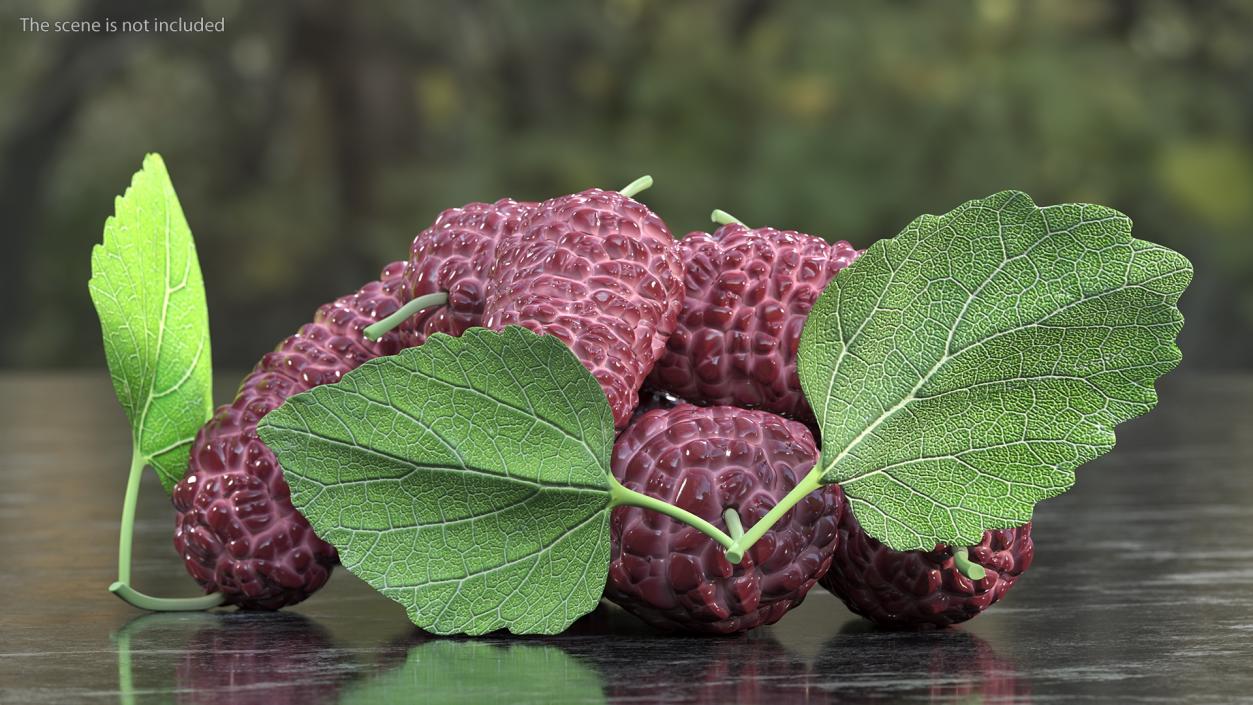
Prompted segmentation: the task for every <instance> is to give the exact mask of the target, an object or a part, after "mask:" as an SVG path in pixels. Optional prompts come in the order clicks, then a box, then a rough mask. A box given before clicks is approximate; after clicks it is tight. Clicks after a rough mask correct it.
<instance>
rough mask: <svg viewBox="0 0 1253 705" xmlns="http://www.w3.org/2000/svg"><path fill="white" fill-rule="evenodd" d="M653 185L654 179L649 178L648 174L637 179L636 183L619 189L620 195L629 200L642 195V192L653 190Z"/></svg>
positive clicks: (633, 182)
mask: <svg viewBox="0 0 1253 705" xmlns="http://www.w3.org/2000/svg"><path fill="white" fill-rule="evenodd" d="M652 185H653V177H651V176H649V175H648V174H644V175H643V176H641V177H640V178H638V179H636V180H635V181H632V182H631V183H629V184H627V185H626V186H623V187H622V188H620V189H618V193H620V194H622V195H623V196H626V197H627V198H633V197H634V196H635V194H637V193H640V192H641V191H646V190H648V189H649V188H652Z"/></svg>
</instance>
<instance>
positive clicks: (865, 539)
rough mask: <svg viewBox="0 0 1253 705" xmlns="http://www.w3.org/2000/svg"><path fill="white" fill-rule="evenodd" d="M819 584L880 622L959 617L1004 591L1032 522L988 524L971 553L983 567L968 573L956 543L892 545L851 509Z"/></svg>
mask: <svg viewBox="0 0 1253 705" xmlns="http://www.w3.org/2000/svg"><path fill="white" fill-rule="evenodd" d="M839 532H840V539H839V542H838V546H837V547H836V551H835V557H834V559H833V560H832V561H831V570H829V571H827V574H826V575H825V576H823V578H822V581H821V582H822V586H823V587H825V588H826V589H828V590H830V591H831V592H832V593H834V594H835V595H836V597H839V598H840V599H841V600H843V601H844V604H845V605H848V608H849V609H850V610H852V611H853V612H856V613H857V614H859V615H861V616H863V617H865V618H866V619H869V620H870V621H872V622H874V623H876V624H879V625H881V626H884V627H891V628H897V629H930V628H934V627H947V626H949V625H953V624H957V623H959V622H964V621H966V620H968V619H970V618H971V617H974V616H975V615H977V614H979V613H980V612H982V611H984V610H986V609H987V608H988V607H990V606H991V605H992V604H993V603H995V602H996V601H998V600H1000V599H1001V598H1002V597H1004V596H1005V593H1006V592H1008V591H1009V589H1010V588H1011V587H1013V586H1014V582H1015V581H1017V580H1018V576H1020V575H1022V574H1023V572H1024V571H1026V570H1027V568H1028V567H1030V566H1031V560H1032V558H1033V556H1034V554H1035V548H1034V544H1033V543H1032V541H1031V524H1030V523H1027V524H1025V525H1023V526H1019V527H1017V528H1013V529H1000V530H996V531H986V532H984V534H983V540H982V541H980V542H979V545H978V546H972V547H970V549H969V556H970V560H971V561H973V562H975V563H978V564H979V565H981V566H983V568H984V570H985V572H986V573H987V575H986V576H985V577H984V578H983V579H982V580H971V579H970V578H967V577H966V576H964V575H962V574H961V572H959V571H958V570H957V568H956V567H955V566H954V565H953V550H952V549H951V548H948V547H945V546H936V548H935V550H933V551H893V550H892V549H890V548H888V547H887V546H884V545H883V544H882V543H880V542H879V541H878V539H875V538H873V537H872V536H870V535H869V534H867V533H866V532H865V531H863V530H862V528H861V525H860V524H858V523H857V518H856V517H854V516H853V512H852V511H851V510H849V511H846V512H844V515H843V516H842V517H841V518H840V524H839Z"/></svg>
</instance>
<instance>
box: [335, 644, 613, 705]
mask: <svg viewBox="0 0 1253 705" xmlns="http://www.w3.org/2000/svg"><path fill="white" fill-rule="evenodd" d="M340 702H341V703H342V704H343V705H349V704H352V703H362V704H363V705H389V704H391V703H397V704H400V703H404V704H405V705H408V704H409V703H424V702H425V703H448V704H449V705H456V704H458V703H465V704H466V705H480V704H481V703H494V702H501V703H504V702H507V703H511V704H514V703H517V704H518V705H522V704H523V703H542V704H543V705H566V704H567V703H568V704H571V705H573V704H574V703H602V702H605V692H604V687H603V685H602V683H601V680H600V676H599V675H598V674H597V673H596V671H595V670H593V669H591V668H588V667H587V666H585V665H584V664H582V663H580V662H579V660H578V659H576V658H573V657H571V656H569V655H567V654H566V653H565V652H564V651H562V650H561V649H558V648H556V647H554V646H545V645H540V646H531V645H527V644H513V645H510V646H493V645H490V644H484V643H480V642H472V641H471V642H456V641H445V640H440V641H434V642H430V643H427V644H423V645H421V646H416V647H414V648H412V649H410V650H409V654H408V658H407V659H406V661H405V664H404V665H403V666H401V667H400V668H398V669H395V670H392V671H388V672H386V673H383V674H381V675H378V676H375V677H373V678H371V679H370V680H368V681H366V682H365V683H363V684H361V685H359V686H357V687H355V688H353V689H351V690H349V691H348V692H346V693H344V696H343V699H342V700H341V701H340Z"/></svg>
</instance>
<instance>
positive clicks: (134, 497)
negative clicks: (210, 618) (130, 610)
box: [109, 443, 225, 612]
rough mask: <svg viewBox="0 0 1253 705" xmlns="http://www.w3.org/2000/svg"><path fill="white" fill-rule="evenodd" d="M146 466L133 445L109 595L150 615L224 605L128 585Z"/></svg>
mask: <svg viewBox="0 0 1253 705" xmlns="http://www.w3.org/2000/svg"><path fill="white" fill-rule="evenodd" d="M147 465H148V463H147V462H146V459H145V458H144V456H143V454H142V453H140V452H139V444H138V443H135V444H134V450H132V452H131V469H130V476H129V477H128V478H127V480H126V499H125V500H123V503H122V527H121V535H120V536H119V538H118V545H117V581H116V582H114V583H113V584H112V585H110V586H109V592H111V593H113V594H114V595H117V596H118V597H120V598H122V600H123V601H125V602H127V603H129V604H130V605H133V606H135V607H138V608H139V609H141V610H152V611H153V612H188V611H198V610H207V609H210V608H213V607H217V606H218V605H221V604H222V603H223V602H225V598H224V597H222V595H221V593H216V592H213V593H209V594H208V595H203V596H201V597H181V598H170V597H152V596H150V595H145V594H144V593H142V592H139V591H138V590H136V589H134V588H132V587H131V586H130V581H131V545H132V543H133V542H134V538H135V507H136V505H137V504H138V503H139V482H140V480H142V479H143V476H144V468H145V467H147Z"/></svg>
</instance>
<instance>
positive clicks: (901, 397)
mask: <svg viewBox="0 0 1253 705" xmlns="http://www.w3.org/2000/svg"><path fill="white" fill-rule="evenodd" d="M1191 277H1192V265H1191V264H1190V263H1189V262H1188V260H1187V259H1185V258H1184V257H1183V256H1181V255H1179V254H1177V253H1175V252H1172V251H1171V250H1168V249H1166V248H1164V247H1160V246H1158V245H1154V244H1152V243H1149V242H1144V241H1142V240H1136V239H1134V238H1132V237H1131V221H1130V220H1129V219H1128V218H1127V217H1126V216H1124V215H1122V214H1121V213H1119V212H1117V211H1114V210H1111V209H1109V208H1105V207H1102V206H1095V205H1076V204H1067V205H1059V206H1050V207H1047V208H1038V207H1036V205H1035V204H1034V203H1032V201H1031V199H1030V198H1029V197H1028V196H1027V195H1026V194H1023V193H1018V192H1013V191H1007V192H1004V193H999V194H996V195H993V196H989V197H988V198H984V199H981V200H976V201H971V202H969V203H966V204H965V205H962V206H961V207H959V208H957V209H956V210H954V211H952V212H951V213H948V214H947V215H943V216H939V217H937V216H931V215H927V216H923V217H921V218H919V219H917V220H915V221H914V222H913V223H911V224H910V225H909V227H907V228H906V229H905V230H904V232H902V233H901V234H900V235H898V236H897V237H895V238H892V239H890V240H885V241H882V242H879V243H876V244H875V245H874V246H873V247H871V248H870V249H869V250H868V251H867V252H866V254H864V255H863V256H862V257H861V258H860V259H859V260H858V261H857V262H856V263H855V264H854V265H853V266H852V267H850V268H849V269H848V270H847V271H845V272H843V273H841V274H840V276H838V277H836V278H835V279H834V280H833V281H832V283H831V285H829V286H828V287H827V290H826V291H825V292H824V293H823V294H822V296H821V297H819V299H818V301H817V302H816V304H815V305H814V308H813V312H812V313H811V314H810V316H809V322H808V323H807V325H806V327H805V330H804V332H803V333H802V335H801V342H800V349H799V368H800V379H801V385H802V387H803V388H804V390H805V395H806V396H807V397H808V399H809V400H810V403H811V404H812V406H813V409H814V412H815V414H816V415H817V417H818V420H819V425H820V427H821V430H822V441H823V448H822V455H821V459H820V460H819V470H820V472H821V473H822V480H823V481H824V482H828V483H831V482H838V483H840V485H841V486H842V487H843V489H844V491H845V493H846V494H847V495H848V497H849V499H850V501H851V504H852V507H853V511H854V514H855V515H856V517H857V519H858V521H859V522H861V524H862V526H863V527H864V528H865V529H866V530H867V531H868V532H869V533H870V534H871V535H873V536H875V537H876V538H878V539H880V540H881V541H883V542H884V543H886V544H887V545H889V546H891V547H892V548H895V549H898V550H910V549H931V548H933V547H934V546H935V544H937V543H944V544H949V545H958V546H961V545H969V544H974V543H977V542H978V541H979V540H980V537H981V535H982V533H983V532H984V530H985V529H992V528H1006V527H1010V526H1017V525H1021V524H1023V523H1025V522H1026V521H1028V520H1030V518H1031V513H1032V509H1033V507H1034V505H1035V503H1036V502H1038V501H1040V500H1042V499H1045V498H1047V497H1052V496H1054V495H1057V494H1060V493H1061V492H1064V491H1065V490H1066V489H1068V488H1069V487H1070V486H1071V485H1072V484H1073V483H1074V479H1075V478H1074V469H1075V468H1076V467H1078V466H1079V465H1081V464H1082V463H1084V462H1086V461H1088V460H1091V459H1093V458H1095V457H1097V456H1099V455H1101V454H1102V453H1105V452H1107V451H1108V450H1110V449H1111V448H1112V447H1113V445H1114V425H1115V424H1117V423H1119V422H1121V421H1125V420H1127V419H1130V418H1132V417H1134V416H1137V415H1139V414H1143V413H1145V412H1147V411H1148V410H1150V409H1152V408H1153V406H1154V405H1155V404H1156V403H1157V394H1156V392H1155V390H1154V388H1153V383H1154V380H1156V379H1157V377H1158V376H1160V375H1162V374H1164V373H1166V372H1167V371H1169V370H1170V369H1172V368H1174V367H1175V365H1177V364H1178V363H1179V360H1180V353H1179V349H1178V347H1176V345H1175V337H1176V336H1177V335H1178V333H1179V330H1180V328H1181V327H1182V325H1183V317H1182V316H1181V315H1180V313H1179V310H1178V309H1177V308H1176V303H1177V301H1178V299H1179V296H1180V294H1181V293H1182V292H1183V290H1184V289H1185V288H1186V287H1187V285H1188V282H1189V281H1190V280H1191Z"/></svg>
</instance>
